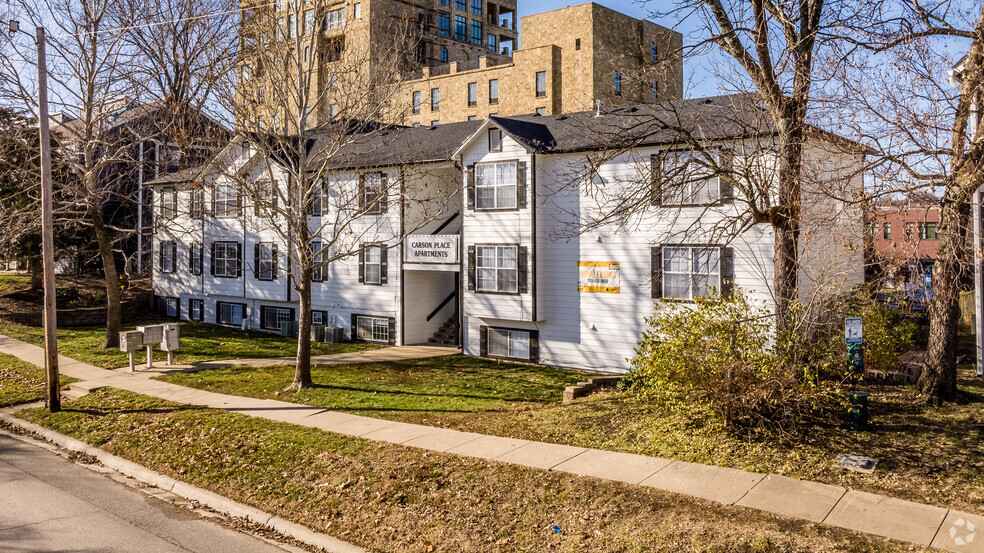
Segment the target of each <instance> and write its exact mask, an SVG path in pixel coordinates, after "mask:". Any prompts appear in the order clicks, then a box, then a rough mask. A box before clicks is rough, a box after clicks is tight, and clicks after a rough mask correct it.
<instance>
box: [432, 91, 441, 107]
mask: <svg viewBox="0 0 984 553" xmlns="http://www.w3.org/2000/svg"><path fill="white" fill-rule="evenodd" d="M431 111H441V89H440V88H432V89H431Z"/></svg>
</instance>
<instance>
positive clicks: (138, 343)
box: [120, 323, 181, 372]
mask: <svg viewBox="0 0 984 553" xmlns="http://www.w3.org/2000/svg"><path fill="white" fill-rule="evenodd" d="M180 337H181V331H180V325H178V324H177V323H168V324H162V325H144V326H138V327H137V329H136V330H130V331H127V332H120V351H125V352H126V353H128V354H130V372H133V371H134V370H135V368H136V352H137V351H138V350H139V349H140V348H141V347H146V348H147V368H148V369H150V368H153V366H154V345H155V344H160V346H161V349H162V350H163V351H166V352H167V364H168V365H173V364H174V352H175V351H177V350H178V347H179V345H180Z"/></svg>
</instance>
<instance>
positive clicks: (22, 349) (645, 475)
mask: <svg viewBox="0 0 984 553" xmlns="http://www.w3.org/2000/svg"><path fill="white" fill-rule="evenodd" d="M392 349H397V348H392ZM0 351H2V352H4V353H8V354H11V355H14V356H16V357H19V358H20V359H23V360H24V361H27V362H30V363H34V364H36V365H39V366H43V365H44V354H43V350H42V349H41V348H39V347H37V346H32V345H30V344H26V343H24V342H20V341H18V340H14V339H12V338H7V337H5V336H0ZM377 351H385V350H377ZM360 353H377V352H360ZM407 354H409V352H407ZM344 355H350V354H344ZM61 359H62V361H61V363H62V365H61V371H62V374H65V375H67V376H72V377H75V378H78V379H80V380H82V381H83V382H80V383H76V384H73V385H72V387H73V388H75V389H81V390H94V389H97V388H100V387H104V386H111V387H115V388H120V389H123V390H129V391H132V392H136V393H140V394H144V395H148V396H153V397H158V398H161V399H166V400H169V401H174V402H178V403H185V404H191V405H200V406H204V407H210V408H214V409H223V410H225V411H230V412H235V413H241V414H244V415H249V416H255V417H263V418H267V419H270V420H275V421H282V422H288V423H292V424H298V425H302V426H307V427H311V428H318V429H321V430H327V431H329V432H335V433H339V434H344V435H348V436H356V437H360V438H365V439H369V440H376V441H381V442H388V443H392V444H399V445H404V446H409V447H416V448H421V449H427V450H433V451H441V452H446V453H453V454H457V455H464V456H469V457H478V458H482V459H492V460H496V461H501V462H504V463H512V464H516V465H522V466H526V467H532V468H538V469H543V470H557V471H563V472H568V473H572V474H577V475H581V476H591V477H595V478H602V479H607V480H614V481H619V482H626V483H629V484H636V485H642V486H649V487H653V488H658V489H661V490H666V491H670V492H676V493H680V494H684V495H689V496H692V497H698V498H702V499H707V500H710V501H715V502H718V503H722V504H725V505H739V506H743V507H749V508H753V509H758V510H762V511H768V512H772V513H776V514H780V515H784V516H789V517H794V518H799V519H804V520H808V521H812V522H818V523H824V524H829V525H833V526H838V527H841V528H847V529H850V530H856V531H860V532H866V533H869V534H875V535H878V536H883V537H887V538H892V539H897V540H901V541H904V542H909V543H914V544H917V545H921V546H931V547H936V548H940V549H945V550H947V551H954V552H958V553H959V552H982V553H984V517H981V516H978V515H974V514H970V513H963V512H959V511H955V510H952V509H945V508H941V507H934V506H930V505H924V504H920V503H913V502H910V501H902V500H899V499H894V498H891V497H885V496H880V495H875V494H870V493H865V492H858V491H853V490H847V489H845V488H842V487H839V486H831V485H828V484H820V483H817V482H809V481H802V480H795V479H792V478H787V477H784V476H779V475H768V474H760V473H753V472H746V471H742V470H737V469H729V468H723V467H716V466H709V465H699V464H694V463H685V462H682V461H673V460H671V459H662V458H658V457H646V456H641V455H633V454H628V453H618V452H613V451H604V450H597V449H586V448H583V447H572V446H566V445H559V444H551V443H543V442H532V441H528V440H517V439H511V438H502V437H498V436H487V435H482V434H475V433H471V432H461V431H457V430H448V429H443V428H434V427H430V426H422V425H417V424H409V423H402V422H395V421H388V420H383V419H376V418H371V417H361V416H358V415H352V414H348V413H339V412H335V411H328V410H326V409H321V408H317V407H310V406H306V405H299V404H296V403H287V402H283V401H275V400H262V399H253V398H247V397H240V396H232V395H226V394H218V393H214V392H207V391H204V390H197V389H192V388H186V387H184V386H179V385H177V384H170V383H166V382H159V381H155V380H151V379H150V378H151V377H153V376H155V375H156V374H158V373H157V372H155V371H138V372H136V373H132V374H131V373H128V372H125V371H124V370H121V369H116V370H104V369H99V368H96V367H93V366H91V365H86V364H84V363H80V362H78V361H75V360H72V359H68V358H65V357H62V358H61ZM280 362H281V363H282V362H283V361H280ZM345 362H353V361H345ZM243 363H244V364H248V363H246V361H245V360H244V362H243ZM220 366H229V364H228V363H222V364H221V365H220ZM257 366H258V365H257ZM978 531H980V532H982V536H981V538H980V539H975V537H976V532H978Z"/></svg>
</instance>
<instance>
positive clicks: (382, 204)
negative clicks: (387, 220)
mask: <svg viewBox="0 0 984 553" xmlns="http://www.w3.org/2000/svg"><path fill="white" fill-rule="evenodd" d="M388 199H389V176H388V175H387V174H386V173H380V174H379V206H378V208H377V209H376V211H378V212H380V213H386V202H387V200H388Z"/></svg>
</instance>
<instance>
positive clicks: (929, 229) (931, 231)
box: [919, 223, 939, 240]
mask: <svg viewBox="0 0 984 553" xmlns="http://www.w3.org/2000/svg"><path fill="white" fill-rule="evenodd" d="M938 227H939V223H919V239H920V240H937V239H939V233H938V231H937V228H938Z"/></svg>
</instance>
